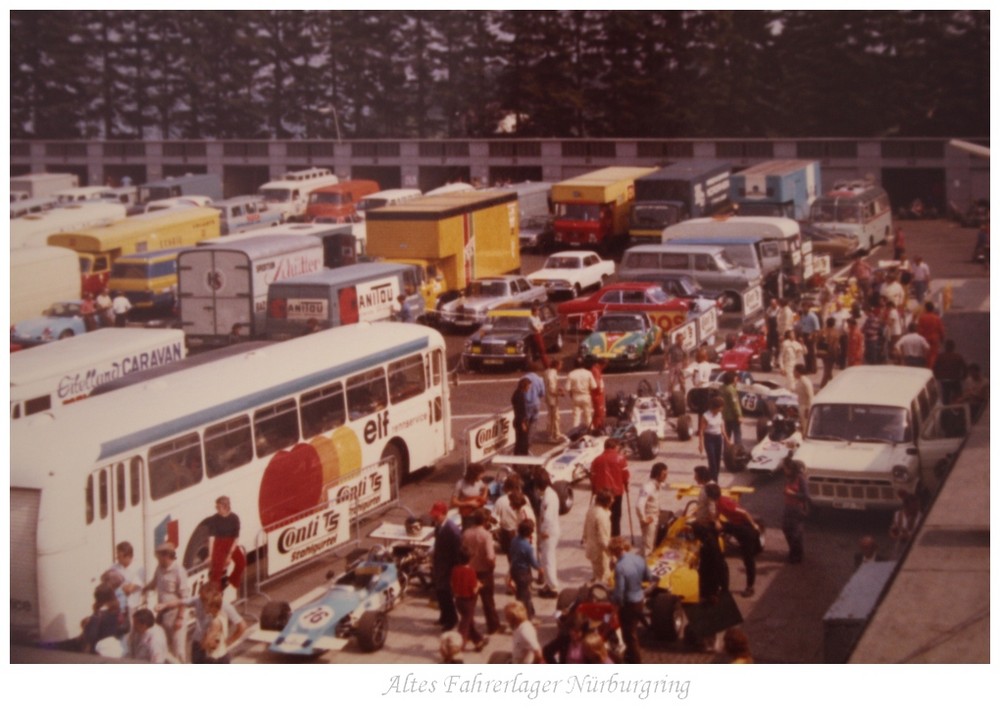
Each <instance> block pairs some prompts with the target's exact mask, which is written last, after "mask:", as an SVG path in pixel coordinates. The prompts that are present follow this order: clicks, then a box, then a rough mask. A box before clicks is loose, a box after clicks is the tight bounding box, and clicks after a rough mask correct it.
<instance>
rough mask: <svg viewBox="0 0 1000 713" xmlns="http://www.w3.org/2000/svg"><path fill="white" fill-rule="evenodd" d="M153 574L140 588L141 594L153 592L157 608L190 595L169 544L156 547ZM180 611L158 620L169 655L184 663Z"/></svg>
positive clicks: (170, 611)
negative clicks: (141, 588)
mask: <svg viewBox="0 0 1000 713" xmlns="http://www.w3.org/2000/svg"><path fill="white" fill-rule="evenodd" d="M156 563H157V564H156V571H155V572H153V578H152V579H151V580H150V581H149V583H148V584H147V585H146V586H145V587H143V591H144V592H149V591H152V590H156V599H157V602H158V604H160V605H163V604H170V603H172V602H176V601H178V600H181V599H187V597H188V596H189V595H190V588H189V587H188V581H187V573H186V572H185V571H184V567H182V566H181V563H180V562H178V561H177V546H176V545H175V544H174V543H173V542H170V541H169V540H167V541H165V542H161V543H160V544H159V545H157V546H156ZM185 619H186V617H185V616H184V609H183V608H171V609H168V610H166V611H164V612H163V613H162V614H161V616H160V623H161V624H162V625H163V630H164V631H165V632H166V634H167V642H168V644H169V645H170V651H171V653H172V654H173V655H174V658H176V659H177V660H178V661H181V662H186V661H187V645H186V644H187V625H186V621H185Z"/></svg>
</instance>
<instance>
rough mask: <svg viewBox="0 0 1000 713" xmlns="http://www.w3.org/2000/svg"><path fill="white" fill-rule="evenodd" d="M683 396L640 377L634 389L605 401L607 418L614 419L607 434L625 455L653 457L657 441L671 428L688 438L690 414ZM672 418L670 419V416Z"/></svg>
mask: <svg viewBox="0 0 1000 713" xmlns="http://www.w3.org/2000/svg"><path fill="white" fill-rule="evenodd" d="M683 405H684V399H683V397H681V395H680V393H679V392H675V393H673V394H668V393H667V392H665V391H663V390H662V389H661V388H660V385H659V384H657V385H656V388H655V389H654V388H653V385H652V384H650V383H649V381H647V380H646V379H642V380H641V381H640V382H639V385H638V387H637V388H636V391H635V393H633V394H625V392H621V391H620V392H618V394H616V395H615V396H614V397H612V398H610V399H608V401H607V415H608V418H609V419H612V418H613V419H617V422H616V424H615V425H614V426H612V427H611V429H610V432H609V435H611V436H612V437H614V438H617V439H618V440H619V441H620V442H621V443H622V445H623V446H624V448H625V452H626V455H633V456H635V457H637V458H638V459H640V460H652V459H653V458H655V457H656V452H657V450H658V449H659V442H660V441H662V440H666V439H667V437H668V436H669V435H670V433H671V432H675V433H676V434H677V438H678V439H679V440H681V441H687V440H690V438H691V417H690V416H689V415H687V414H686V413H685V409H684V408H683ZM671 418H673V420H671Z"/></svg>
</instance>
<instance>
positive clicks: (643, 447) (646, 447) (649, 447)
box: [638, 431, 660, 460]
mask: <svg viewBox="0 0 1000 713" xmlns="http://www.w3.org/2000/svg"><path fill="white" fill-rule="evenodd" d="M659 446H660V439H659V438H658V437H657V435H656V433H655V432H653V431H643V432H642V433H640V434H639V447H638V451H639V458H640V460H653V459H654V458H655V457H656V451H657V449H658V448H659Z"/></svg>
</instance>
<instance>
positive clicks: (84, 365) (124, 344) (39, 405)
mask: <svg viewBox="0 0 1000 713" xmlns="http://www.w3.org/2000/svg"><path fill="white" fill-rule="evenodd" d="M186 354H187V349H186V348H185V347H184V332H182V331H181V330H179V329H142V328H126V329H99V330H97V331H96V332H88V333H86V334H81V335H79V336H78V337H76V338H75V339H60V340H58V341H55V342H49V343H48V344H43V345H42V346H40V347H37V348H35V349H30V350H27V351H22V352H15V353H13V354H11V355H10V418H11V420H16V419H19V418H23V417H27V416H30V415H32V414H35V413H41V412H43V411H59V410H60V409H61V408H62V407H63V406H65V405H67V404H70V403H73V402H74V401H79V400H81V399H85V398H87V396H88V395H90V393H91V392H92V391H93V390H94V389H95V388H97V387H98V386H100V385H101V384H104V383H107V382H110V381H114V380H115V379H119V378H121V377H123V376H126V375H128V374H131V373H134V372H138V371H142V370H145V369H151V368H153V367H157V366H160V365H161V364H169V363H171V362H175V361H179V360H181V359H183V358H184V356H185V355H186Z"/></svg>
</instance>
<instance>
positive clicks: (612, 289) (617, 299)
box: [559, 282, 691, 333]
mask: <svg viewBox="0 0 1000 713" xmlns="http://www.w3.org/2000/svg"><path fill="white" fill-rule="evenodd" d="M690 306H691V302H690V300H686V299H682V298H679V297H671V296H670V295H668V294H667V293H666V292H664V291H663V288H662V287H660V286H659V285H658V284H656V283H655V282H617V283H615V284H613V285H608V286H607V287H602V288H601V289H599V290H598V291H597V292H594V293H592V294H590V295H587V296H586V297H580V298H578V299H575V300H570V301H569V302H563V303H562V304H560V305H559V318H560V320H561V321H562V324H563V328H564V329H568V330H569V331H573V332H578V331H579V332H589V331H591V330H592V329H593V328H594V324H595V323H596V322H597V318H598V317H600V316H601V315H602V314H604V313H605V312H647V313H648V314H649V316H650V318H651V319H652V320H653V321H654V322H655V323H656V326H657V327H659V328H660V329H661V330H662V331H663V332H664V333H667V332H669V331H670V330H671V329H673V328H674V327H676V326H678V325H680V324H683V323H684V320H685V319H687V315H688V310H689V309H690Z"/></svg>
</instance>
